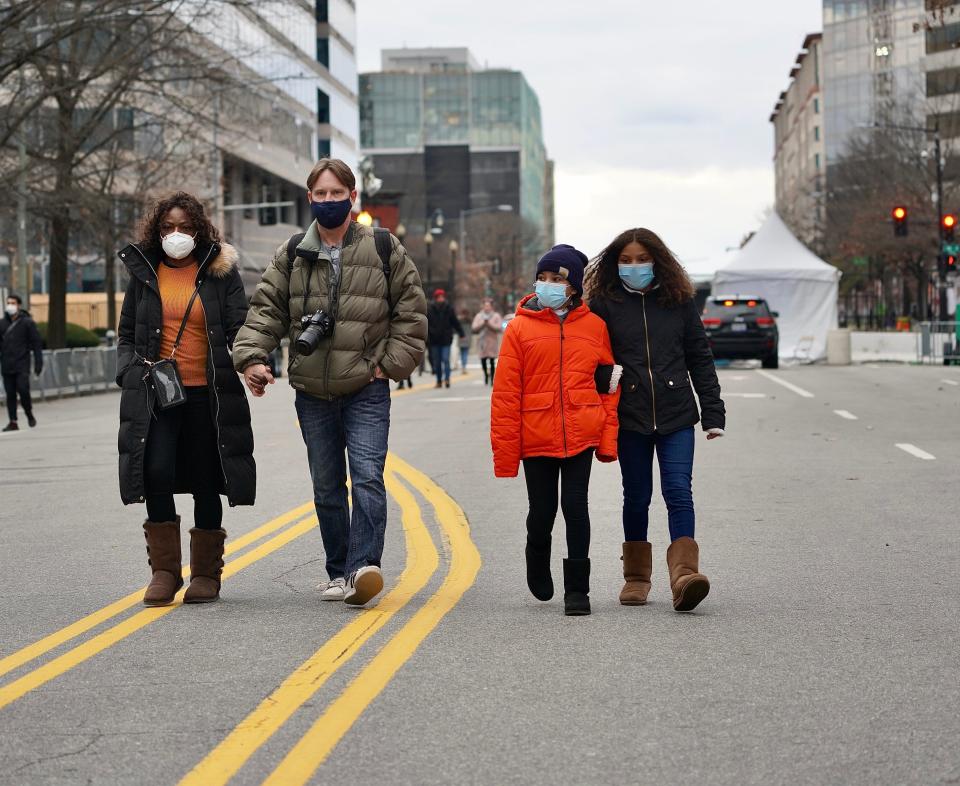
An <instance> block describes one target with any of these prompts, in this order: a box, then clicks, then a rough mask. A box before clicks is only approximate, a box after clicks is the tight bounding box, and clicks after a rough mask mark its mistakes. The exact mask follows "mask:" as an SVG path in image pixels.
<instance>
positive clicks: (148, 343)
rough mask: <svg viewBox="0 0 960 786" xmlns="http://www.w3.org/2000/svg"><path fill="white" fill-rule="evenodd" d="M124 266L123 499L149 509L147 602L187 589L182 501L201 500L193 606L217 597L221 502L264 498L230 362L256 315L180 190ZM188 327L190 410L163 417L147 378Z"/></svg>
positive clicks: (225, 254)
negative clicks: (185, 496) (184, 496)
mask: <svg viewBox="0 0 960 786" xmlns="http://www.w3.org/2000/svg"><path fill="white" fill-rule="evenodd" d="M120 259H121V261H122V262H123V263H124V264H125V265H126V266H127V269H128V270H129V271H130V283H129V285H128V286H127V291H126V295H125V296H124V299H123V308H122V310H121V313H120V328H119V331H118V335H119V341H118V345H117V384H118V385H119V386H120V387H121V388H122V389H123V393H122V394H121V397H120V434H119V439H118V443H119V449H120V496H121V497H122V499H123V502H124V504H128V505H129V504H131V503H135V502H146V506H147V521H145V522H144V525H143V530H144V533H145V535H146V540H147V553H148V555H149V563H150V566H151V569H152V574H153V575H152V578H151V581H150V584H149V586H148V587H147V591H146V594H145V595H144V603H145V604H146V605H148V606H162V605H166V604H169V603H171V602H172V601H173V599H174V596H175V595H176V593H177V591H178V590H179V589H180V587H182V586H183V579H182V578H181V551H180V517H179V516H178V515H177V513H176V508H175V506H174V501H173V495H174V493H191V494H193V498H194V527H193V528H192V529H191V530H190V572H191V576H190V587H189V588H188V589H187V591H186V593H185V594H184V602H185V603H203V602H208V601H212V600H216V599H217V598H218V597H219V593H220V576H221V571H222V569H223V547H224V540H225V538H226V532H225V531H224V530H223V528H222V526H221V524H222V518H223V508H222V504H221V501H220V495H221V494H225V495H226V497H227V500H228V501H229V503H230V505H231V506H233V505H252V504H253V503H254V497H255V494H256V465H255V463H254V460H253V431H252V429H251V427H250V408H249V405H248V403H247V398H246V393H245V392H244V388H243V384H242V383H241V381H240V378H239V377H238V376H237V374H236V372H235V371H234V370H233V362H232V360H231V357H230V348H231V347H232V345H233V339H234V337H235V336H236V334H237V331H238V330H239V329H240V327H241V326H242V325H243V321H244V319H245V317H246V313H247V299H246V296H245V295H244V291H243V284H242V282H241V280H240V272H239V270H238V269H237V252H236V250H235V249H234V248H233V247H232V246H230V245H227V244H225V243H221V242H220V234H219V232H218V231H217V229H216V228H215V227H214V226H213V225H212V224H211V223H210V221H209V220H208V219H207V217H206V215H205V213H204V210H203V205H202V204H201V203H200V202H199V201H198V200H197V199H196V198H195V197H193V196H191V195H190V194H186V193H183V192H178V193H176V194H174V195H173V196H172V197H169V198H167V199H163V200H161V201H159V202H158V203H157V204H156V205H155V206H154V207H153V209H152V210H151V211H150V213H149V214H148V215H147V216H146V218H145V219H144V222H143V228H142V231H141V236H140V239H139V241H138V242H137V243H133V244H130V245H128V246H127V247H126V248H124V249H122V250H121V251H120ZM194 291H196V293H197V297H196V298H194V299H193V305H192V306H190V307H189V308H188V304H189V302H190V300H191V297H192V295H193V293H194ZM188 312H189V313H188ZM185 316H186V320H185V319H184V318H185ZM181 324H184V326H185V327H184V330H183V337H182V339H181V343H180V345H179V346H178V347H177V349H176V360H177V365H178V369H179V371H180V374H181V377H182V378H183V383H184V387H185V391H186V401H185V402H183V403H181V404H178V405H176V406H174V407H172V408H170V409H166V410H160V408H159V407H158V405H157V395H156V393H155V391H154V389H153V386H152V385H151V383H150V381H149V379H148V377H147V372H148V369H149V366H150V364H151V363H152V362H155V361H158V360H161V359H163V358H168V357H170V356H171V355H172V354H173V353H174V348H173V347H174V343H175V341H176V338H177V334H178V332H179V329H180V326H181Z"/></svg>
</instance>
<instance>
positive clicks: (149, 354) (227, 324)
mask: <svg viewBox="0 0 960 786" xmlns="http://www.w3.org/2000/svg"><path fill="white" fill-rule="evenodd" d="M194 258H195V259H197V260H198V262H199V270H198V273H197V282H198V284H199V286H200V295H199V298H198V299H199V301H200V303H201V304H202V305H203V312H204V318H205V320H206V323H207V343H208V346H209V353H208V355H207V387H208V388H209V390H210V410H211V413H210V414H211V416H212V417H213V419H214V423H215V425H216V429H217V449H218V451H219V457H220V464H221V468H222V477H223V483H222V486H221V488H220V492H221V493H223V494H226V496H227V500H228V501H229V503H230V504H231V505H252V504H253V502H254V498H255V496H256V485H257V482H256V464H255V463H254V460H253V431H252V429H251V427H250V406H249V404H248V403H247V396H246V392H245V391H244V388H243V383H242V382H241V380H240V378H239V377H238V376H237V373H236V372H235V371H234V370H233V360H232V358H231V355H230V350H231V347H232V346H233V339H234V337H235V336H236V335H237V331H238V330H240V326H241V325H243V320H244V319H245V317H246V315H247V298H246V296H245V295H244V293H243V282H242V281H241V280H240V272H239V270H238V269H237V260H238V255H237V252H236V249H234V248H233V246H230V245H227V244H224V245H222V246H221V245H220V244H219V243H213V244H212V245H209V246H197V248H196V250H195V252H194ZM120 259H121V261H122V262H123V263H124V264H125V265H126V266H127V269H128V270H129V271H130V284H129V285H128V286H127V292H126V295H125V296H124V299H123V308H122V310H121V312H120V329H119V331H118V342H117V384H118V385H119V386H120V387H121V388H122V389H123V393H122V394H121V396H120V433H119V437H118V446H119V449H120V496H121V498H122V499H123V502H124V503H125V504H128V505H129V504H130V503H133V502H143V501H144V496H145V489H144V472H143V470H144V453H145V450H146V444H147V435H148V433H149V430H150V422H151V419H152V415H151V411H152V410H154V409H155V402H154V393H153V391H152V389H151V388H150V387H149V384H148V383H147V382H145V381H144V378H143V377H144V373H145V370H146V369H145V366H144V365H143V363H142V362H140V360H138V358H146V359H147V360H159V359H160V339H161V335H162V331H163V308H162V304H161V302H160V291H159V289H158V284H157V266H158V265H159V264H160V263H161V257H160V254H159V253H156V254H154V253H151V252H149V251H146V252H145V251H144V250H142V249H141V248H140V247H139V246H137V245H133V244H131V245H128V246H127V247H126V248H124V249H122V250H121V251H120ZM175 490H176V491H177V493H183V492H188V491H190V488H189V478H180V477H178V478H177V482H176V489H175Z"/></svg>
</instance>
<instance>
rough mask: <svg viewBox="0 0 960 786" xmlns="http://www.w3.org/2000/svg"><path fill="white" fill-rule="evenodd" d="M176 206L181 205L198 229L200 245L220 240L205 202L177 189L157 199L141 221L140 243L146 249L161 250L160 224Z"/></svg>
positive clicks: (198, 243) (158, 251) (156, 251)
mask: <svg viewBox="0 0 960 786" xmlns="http://www.w3.org/2000/svg"><path fill="white" fill-rule="evenodd" d="M175 207H179V208H180V209H181V210H182V211H183V212H184V213H186V214H187V216H188V217H189V218H190V221H191V223H192V224H193V226H194V228H195V229H196V230H197V245H198V246H202V245H206V246H209V245H210V244H211V243H219V242H220V232H219V231H218V230H217V228H216V227H215V226H214V225H213V224H211V223H210V219H208V218H207V214H206V213H205V212H204V209H203V203H202V202H201V201H200V200H199V199H197V198H196V197H195V196H193V194H188V193H187V192H186V191H177V192H176V193H175V194H172V195H171V196H168V197H165V198H164V199H159V200H157V201H156V202H155V203H154V205H153V207H151V208H150V209H149V210H147V212H146V213H145V214H144V216H143V219H142V220H141V221H140V239H139V244H140V247H141V248H142V249H143V250H144V251H153V252H155V253H160V252H161V250H162V249H161V246H160V224H161V223H162V222H163V217H164V216H165V215H166V214H167V213H169V212H170V211H171V210H173V208H175Z"/></svg>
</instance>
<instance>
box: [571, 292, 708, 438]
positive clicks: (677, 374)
mask: <svg viewBox="0 0 960 786" xmlns="http://www.w3.org/2000/svg"><path fill="white" fill-rule="evenodd" d="M590 310H591V311H593V312H594V313H595V314H596V315H597V316H599V317H600V318H601V319H602V320H603V321H604V322H606V323H607V330H608V332H609V333H610V342H611V344H612V345H613V357H614V358H615V359H616V362H617V363H618V364H619V365H621V366H623V379H622V382H621V386H622V387H621V394H620V408H619V415H620V428H621V429H623V430H625V431H639V432H641V433H642V434H653V433H654V432H656V433H658V434H670V433H672V432H674V431H679V430H680V429H683V428H687V427H689V426H693V425H694V424H696V423H697V422H698V421H699V420H700V413H699V412H698V411H697V403H696V401H695V400H694V397H693V391H694V390H696V392H697V397H698V398H699V399H700V409H701V410H702V412H703V429H704V431H706V430H707V429H711V428H724V426H725V423H726V411H725V409H724V406H723V400H722V399H721V398H720V382H719V380H718V379H717V370H716V367H715V366H714V363H713V353H712V352H711V351H710V345H709V344H708V343H707V336H706V333H705V332H704V329H703V322H701V321H700V314H699V313H698V312H697V307H696V304H695V303H694V301H692V300H691V301H688V302H687V303H684V304H682V305H679V306H665V305H664V304H663V303H661V302H660V294H659V290H658V289H653V290H651V291H650V292H648V293H647V294H640V293H631V292H627V291H626V290H624V292H623V294H622V295H621V296H620V299H619V300H615V299H613V298H611V297H609V296H607V297H600V298H594V299H593V300H592V301H591V302H590ZM691 380H692V381H693V389H691V387H690V383H691Z"/></svg>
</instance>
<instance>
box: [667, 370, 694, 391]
mask: <svg viewBox="0 0 960 786" xmlns="http://www.w3.org/2000/svg"><path fill="white" fill-rule="evenodd" d="M660 380H661V381H662V382H663V386H664V387H665V388H666V389H667V390H686V389H689V388H690V376H689V375H688V374H687V373H686V372H684V373H682V374H661V375H660Z"/></svg>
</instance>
